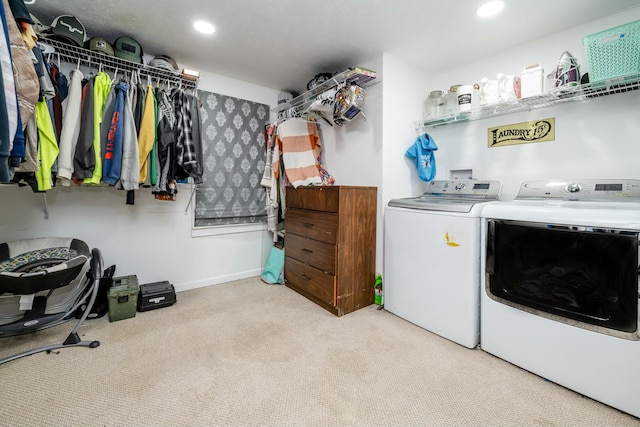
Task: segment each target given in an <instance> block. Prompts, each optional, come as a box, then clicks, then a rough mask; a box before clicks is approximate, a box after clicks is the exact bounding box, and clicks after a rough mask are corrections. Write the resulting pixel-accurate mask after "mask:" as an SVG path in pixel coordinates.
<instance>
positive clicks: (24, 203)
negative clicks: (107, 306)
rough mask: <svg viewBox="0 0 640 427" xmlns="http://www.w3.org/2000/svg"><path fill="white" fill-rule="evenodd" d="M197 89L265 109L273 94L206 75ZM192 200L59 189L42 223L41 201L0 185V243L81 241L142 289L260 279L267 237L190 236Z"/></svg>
mask: <svg viewBox="0 0 640 427" xmlns="http://www.w3.org/2000/svg"><path fill="white" fill-rule="evenodd" d="M199 89H201V90H206V91H210V92H216V93H220V94H223V95H228V96H233V97H237V98H242V99H247V100H250V101H254V102H259V103H264V104H267V105H275V104H276V102H277V94H278V91H277V90H274V89H269V88H264V87H260V86H256V85H253V84H249V83H245V82H241V81H238V80H234V79H230V78H227V77H222V76H218V75H215V74H211V73H206V72H202V73H201V80H200V83H199ZM190 195H191V192H190V187H189V186H187V185H181V186H180V188H179V193H178V196H177V200H176V201H175V202H169V201H157V200H155V199H154V198H153V196H152V195H151V191H150V189H140V190H138V191H137V192H136V200H135V205H133V206H130V205H125V193H124V192H122V191H118V190H114V189H112V188H105V187H100V188H78V187H70V188H61V187H56V188H54V189H52V190H51V191H49V192H48V193H47V194H46V199H47V205H48V212H49V219H48V220H45V219H44V210H43V209H44V208H43V196H42V195H40V194H34V193H32V191H31V190H30V189H29V188H16V187H6V186H3V187H0V241H2V242H5V241H9V240H14V239H24V238H30V237H43V236H65V237H66V236H68V237H75V238H79V239H82V240H84V241H85V242H87V244H88V245H89V246H90V247H97V248H99V249H100V250H101V251H102V254H103V257H104V263H105V265H106V266H109V265H111V264H116V266H117V267H116V275H118V276H121V275H129V274H136V275H137V276H138V279H139V281H140V283H149V282H155V281H160V280H169V281H170V282H172V283H173V284H174V285H175V287H176V290H178V291H181V290H186V289H190V288H194V287H200V286H205V285H210V284H217V283H222V282H226V281H229V280H236V279H240V278H244V277H251V276H257V275H259V274H260V273H261V271H262V266H263V261H264V251H265V245H267V247H268V244H269V241H270V237H269V236H267V235H266V232H264V231H262V230H256V231H251V232H244V233H233V234H220V235H208V236H207V235H205V236H201V237H192V230H191V224H192V221H193V219H192V214H191V212H192V206H193V205H191V206H190V207H189V209H187V204H188V203H189V198H190ZM185 211H187V213H186V214H185ZM227 230H229V229H228V228H227ZM232 230H233V229H232ZM201 234H202V233H200V234H199V235H201Z"/></svg>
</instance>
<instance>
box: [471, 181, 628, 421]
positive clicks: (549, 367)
mask: <svg viewBox="0 0 640 427" xmlns="http://www.w3.org/2000/svg"><path fill="white" fill-rule="evenodd" d="M482 218H483V220H482V249H483V250H482V272H483V274H482V295H481V336H482V342H481V347H482V349H483V350H484V351H487V352H489V353H491V354H494V355H495V356H498V357H500V358H502V359H504V360H507V361H509V362H511V363H513V364H515V365H518V366H520V367H522V368H524V369H526V370H528V371H530V372H533V373H535V374H538V375H540V376H542V377H544V378H547V379H549V380H551V381H553V382H555V383H557V384H560V385H562V386H564V387H567V388H570V389H573V390H575V391H577V392H579V393H582V394H584V395H586V396H589V397H591V398H593V399H595V400H598V401H600V402H603V403H606V404H608V405H610V406H613V407H615V408H618V409H620V410H622V411H625V412H628V413H630V414H632V415H635V416H637V417H638V416H640V333H639V331H638V316H639V309H638V305H639V299H638V296H639V295H638V272H639V269H638V266H639V259H638V244H639V238H638V237H639V235H640V180H581V181H532V182H525V183H523V184H522V185H521V188H520V192H519V194H518V196H517V197H516V198H515V200H513V201H509V202H501V203H496V204H491V205H487V206H486V207H485V209H483V211H482Z"/></svg>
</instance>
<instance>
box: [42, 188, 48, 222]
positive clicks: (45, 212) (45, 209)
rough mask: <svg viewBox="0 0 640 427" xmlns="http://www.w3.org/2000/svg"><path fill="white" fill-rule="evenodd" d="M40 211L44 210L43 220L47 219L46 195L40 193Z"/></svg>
mask: <svg viewBox="0 0 640 427" xmlns="http://www.w3.org/2000/svg"><path fill="white" fill-rule="evenodd" d="M42 209H43V210H44V219H49V206H48V205H47V193H42Z"/></svg>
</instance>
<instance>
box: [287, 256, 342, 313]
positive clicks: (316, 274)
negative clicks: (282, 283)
mask: <svg viewBox="0 0 640 427" xmlns="http://www.w3.org/2000/svg"><path fill="white" fill-rule="evenodd" d="M284 278H285V280H286V283H287V286H289V287H291V288H293V289H297V290H299V291H301V292H302V293H304V294H308V295H311V296H313V297H315V298H317V299H318V300H320V301H322V302H324V303H327V304H330V305H334V304H335V276H333V275H331V274H328V273H324V272H322V271H320V270H318V269H316V268H313V267H311V266H309V265H306V264H303V263H301V262H300V261H297V260H295V259H293V258H291V257H290V256H286V257H285V259H284Z"/></svg>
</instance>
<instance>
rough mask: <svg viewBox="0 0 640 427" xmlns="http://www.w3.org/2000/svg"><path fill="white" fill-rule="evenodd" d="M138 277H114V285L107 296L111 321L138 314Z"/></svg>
mask: <svg viewBox="0 0 640 427" xmlns="http://www.w3.org/2000/svg"><path fill="white" fill-rule="evenodd" d="M138 292H139V285H138V277H137V276H136V275H135V274H134V275H131V276H122V277H114V278H113V286H112V287H111V289H109V294H108V296H107V298H108V300H109V322H115V321H118V320H123V319H129V318H131V317H135V316H136V307H137V302H138Z"/></svg>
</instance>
